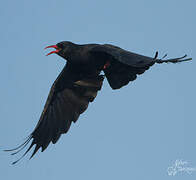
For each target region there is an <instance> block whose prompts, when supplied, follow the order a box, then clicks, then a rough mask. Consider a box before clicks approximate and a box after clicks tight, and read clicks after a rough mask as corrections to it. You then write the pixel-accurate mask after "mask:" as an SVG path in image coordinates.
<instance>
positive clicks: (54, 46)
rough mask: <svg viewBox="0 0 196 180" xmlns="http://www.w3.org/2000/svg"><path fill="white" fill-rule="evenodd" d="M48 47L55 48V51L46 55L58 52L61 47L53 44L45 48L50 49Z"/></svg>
mask: <svg viewBox="0 0 196 180" xmlns="http://www.w3.org/2000/svg"><path fill="white" fill-rule="evenodd" d="M48 48H55V49H56V50H55V51H52V52H49V53H48V54H46V56H48V55H50V54H53V53H58V52H59V51H60V50H61V49H60V48H58V47H57V45H52V46H47V47H45V48H44V49H48Z"/></svg>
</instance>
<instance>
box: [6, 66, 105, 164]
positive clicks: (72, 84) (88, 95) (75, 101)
mask: <svg viewBox="0 0 196 180" xmlns="http://www.w3.org/2000/svg"><path fill="white" fill-rule="evenodd" d="M103 80H104V77H103V76H102V75H98V76H96V77H93V78H86V79H84V78H82V79H80V77H79V75H78V74H77V73H74V72H73V67H70V65H69V64H68V65H66V66H65V67H64V69H63V70H62V72H61V73H60V75H59V76H58V78H57V79H56V80H55V82H54V84H53V85H52V88H51V90H50V93H49V96H48V99H47V101H46V104H45V107H44V110H43V112H42V114H41V117H40V120H39V122H38V124H37V126H36V127H35V129H34V131H33V132H32V133H31V134H30V136H29V137H28V138H27V140H26V141H25V142H24V143H23V144H22V145H20V146H19V147H17V148H15V149H11V150H6V151H17V152H14V153H12V154H16V153H18V152H20V151H21V150H22V149H23V148H25V147H26V145H27V144H28V143H29V142H30V140H31V139H32V142H31V145H30V146H29V148H28V149H27V150H26V152H25V153H24V155H23V156H22V157H24V156H25V155H26V154H27V152H28V151H29V150H30V149H31V148H32V147H33V145H35V149H34V151H33V153H32V155H31V158H32V157H33V156H34V154H35V153H36V152H37V151H38V149H39V148H42V152H43V151H44V150H45V149H46V148H47V147H48V145H49V143H50V142H52V143H53V144H55V143H56V142H57V141H58V139H59V138H60V136H61V134H63V133H67V131H68V130H69V128H70V125H71V123H72V122H76V121H77V119H78V117H79V116H80V114H82V113H83V112H84V111H85V110H86V109H87V107H88V104H89V102H92V101H93V100H94V99H95V97H96V95H97V92H98V91H99V90H101V87H102V83H103ZM22 157H21V158H22ZM21 158H20V159H21ZM20 159H18V160H17V161H15V162H14V163H13V164H15V163H17V162H18V161H19V160H20Z"/></svg>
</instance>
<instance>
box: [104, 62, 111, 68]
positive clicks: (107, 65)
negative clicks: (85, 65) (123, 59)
mask: <svg viewBox="0 0 196 180" xmlns="http://www.w3.org/2000/svg"><path fill="white" fill-rule="evenodd" d="M109 66H110V61H106V63H105V65H104V66H103V69H106V68H108V67H109Z"/></svg>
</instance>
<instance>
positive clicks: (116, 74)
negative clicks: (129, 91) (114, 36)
mask: <svg viewBox="0 0 196 180" xmlns="http://www.w3.org/2000/svg"><path fill="white" fill-rule="evenodd" d="M90 52H91V53H92V54H94V55H97V56H100V57H102V58H105V59H106V64H107V68H105V69H104V73H105V75H106V78H107V80H108V82H109V84H110V86H111V87H112V88H113V89H119V88H121V87H122V86H125V85H127V84H128V83H129V82H130V81H134V80H135V79H136V78H137V75H138V74H142V73H144V72H145V71H146V70H147V69H149V67H150V66H152V65H153V64H154V63H168V62H171V63H178V62H182V61H188V60H191V58H188V59H183V58H185V57H186V55H185V56H183V57H180V58H174V59H166V60H163V58H165V57H166V56H167V55H165V56H164V57H163V58H162V59H157V56H158V52H156V54H155V57H154V58H151V57H147V56H143V55H139V54H136V53H132V52H130V51H126V50H124V49H121V48H119V47H117V46H113V45H110V44H104V45H97V46H95V47H93V48H92V49H91V50H90Z"/></svg>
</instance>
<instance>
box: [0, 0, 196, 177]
mask: <svg viewBox="0 0 196 180" xmlns="http://www.w3.org/2000/svg"><path fill="white" fill-rule="evenodd" d="M195 8H196V1H195V0H188V1H187V0H186V1H185V0H164V1H160V0H148V1H146V0H132V1H130V0H124V1H123V0H122V1H114V0H108V1H105V0H99V1H93V0H82V1H81V0H77V1H76V0H72V1H65V0H64V1H63V0H58V1H54V0H47V1H44V0H43V1H38V0H34V1H26V0H17V1H13V0H7V1H2V2H1V6H0V24H1V28H0V39H1V43H0V51H1V65H0V83H1V85H0V87H1V88H0V89H1V93H0V99H1V102H0V118H1V127H0V172H1V173H0V178H1V179H4V180H11V179H21V180H25V179H29V180H34V179H47V180H54V179H67V180H68V179H69V180H76V179H77V180H92V179H93V180H100V179H103V180H106V179H107V180H108V179H112V180H119V179H123V180H130V179H134V180H135V179H145V180H148V179H149V180H152V179H159V180H170V179H174V180H176V179H178V180H184V179H189V180H193V179H195V178H196V171H195V172H193V173H192V174H191V175H190V174H187V173H185V172H179V173H178V174H176V176H174V177H171V176H168V174H167V168H168V167H169V166H172V164H173V163H174V162H175V160H176V159H182V160H185V161H187V162H188V163H189V164H188V166H190V167H196V140H195V139H196V131H195V129H196V115H195V113H196V112H195V102H196V96H195V92H196V83H195V77H196V71H195V69H196V49H195V48H196V35H195V32H196V22H195V17H196V11H195ZM63 40H69V41H73V42H75V43H81V44H83V43H111V44H114V45H117V46H120V47H122V48H125V49H127V50H130V51H133V52H136V53H140V54H143V55H146V56H154V54H155V52H156V51H159V53H160V56H163V55H164V54H165V53H168V57H179V56H182V55H184V54H188V55H189V57H192V58H193V61H192V62H184V63H181V64H177V65H174V64H162V65H154V66H153V67H152V68H151V69H150V70H148V71H147V72H145V73H144V74H143V75H141V76H139V77H138V78H137V80H136V81H134V82H132V83H129V85H127V86H126V87H124V88H122V89H120V90H115V91H114V90H112V89H111V88H110V87H109V85H108V83H107V81H106V80H105V81H104V86H103V88H102V91H101V92H100V93H99V94H98V97H97V98H96V100H95V101H94V102H93V103H92V104H91V105H90V106H89V108H88V110H87V111H86V112H85V113H84V114H82V115H81V116H80V119H79V120H78V121H77V123H76V124H73V125H72V127H71V129H70V131H69V133H68V134H66V135H63V136H61V138H60V140H59V141H58V143H57V144H56V145H50V146H49V147H48V149H47V150H46V151H45V152H44V153H37V154H36V156H35V157H34V158H33V159H32V160H30V161H29V160H28V158H29V155H30V154H28V156H27V157H25V158H24V159H23V160H22V161H20V162H19V163H18V164H17V165H14V166H13V165H11V162H13V161H14V160H16V159H17V158H18V157H20V155H19V156H10V155H9V153H5V152H3V151H2V150H3V149H6V148H12V147H15V146H17V145H18V144H20V143H21V142H23V140H24V138H25V137H27V136H28V135H29V134H30V133H31V132H32V130H33V129H34V127H35V125H36V124H37V121H38V120H39V116H40V114H41V112H42V110H43V106H44V104H45V101H46V98H47V96H48V92H49V89H50V87H51V85H52V83H53V81H54V80H55V79H56V77H57V76H58V74H59V73H60V71H61V70H62V68H63V66H64V65H65V61H64V60H63V59H62V58H60V57H58V56H57V55H51V56H49V57H46V56H45V54H46V53H47V52H48V51H44V47H45V46H47V45H51V44H56V43H57V42H60V41H63Z"/></svg>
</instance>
